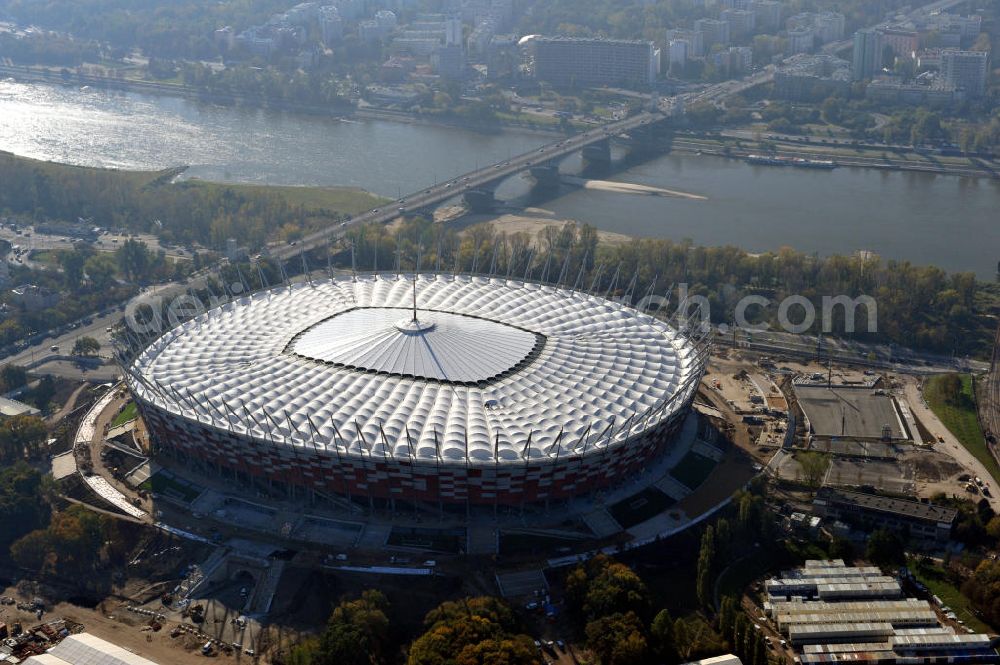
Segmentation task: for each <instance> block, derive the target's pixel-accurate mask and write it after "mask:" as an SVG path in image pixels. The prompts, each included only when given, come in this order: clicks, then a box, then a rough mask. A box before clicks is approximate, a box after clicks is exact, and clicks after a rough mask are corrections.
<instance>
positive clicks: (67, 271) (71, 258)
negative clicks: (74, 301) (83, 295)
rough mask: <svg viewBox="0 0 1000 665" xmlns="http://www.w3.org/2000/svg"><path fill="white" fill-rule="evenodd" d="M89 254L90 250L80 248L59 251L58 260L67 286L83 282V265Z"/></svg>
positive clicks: (71, 286) (70, 286)
mask: <svg viewBox="0 0 1000 665" xmlns="http://www.w3.org/2000/svg"><path fill="white" fill-rule="evenodd" d="M90 254H91V252H85V251H81V250H80V249H73V250H70V251H62V252H59V254H58V261H59V265H60V266H61V267H62V269H63V275H64V277H65V280H66V286H67V287H69V288H73V287H75V286H77V285H79V284H81V283H82V282H83V270H84V265H85V264H86V263H87V258H88V257H89V256H90Z"/></svg>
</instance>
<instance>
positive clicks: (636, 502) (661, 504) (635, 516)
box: [608, 487, 676, 529]
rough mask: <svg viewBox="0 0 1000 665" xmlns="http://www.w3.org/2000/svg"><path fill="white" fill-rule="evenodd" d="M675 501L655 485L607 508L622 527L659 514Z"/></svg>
mask: <svg viewBox="0 0 1000 665" xmlns="http://www.w3.org/2000/svg"><path fill="white" fill-rule="evenodd" d="M675 503H676V501H674V499H673V498H672V497H670V496H669V495H667V494H665V493H664V492H661V491H660V490H658V489H656V488H655V487H647V488H646V489H644V490H642V491H641V492H639V493H638V494H633V495H632V496H630V497H628V498H627V499H622V500H621V501H619V502H618V503H616V504H614V505H612V506H611V507H610V508H609V509H608V510H609V511H610V512H611V515H612V517H614V518H615V521H616V522H618V523H619V524H621V525H622V526H623V527H624V528H626V529H627V528H629V527H633V526H635V525H636V524H641V523H643V522H645V521H646V520H648V519H650V518H651V517H654V516H656V515H659V514H660V513H662V512H663V511H664V510H666V509H667V508H669V507H670V506H672V505H674V504H675Z"/></svg>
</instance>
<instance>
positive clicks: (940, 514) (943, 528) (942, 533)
mask: <svg viewBox="0 0 1000 665" xmlns="http://www.w3.org/2000/svg"><path fill="white" fill-rule="evenodd" d="M813 511H814V512H815V513H816V514H817V515H819V516H820V517H823V518H826V519H832V520H841V521H843V522H847V523H848V524H854V525H855V526H858V527H861V528H864V529H867V530H871V529H875V528H883V527H884V528H888V529H893V530H896V531H904V530H905V531H907V532H909V534H910V537H911V538H915V539H919V540H926V541H933V542H936V543H944V542H947V541H948V539H949V538H951V528H952V526H953V525H954V524H955V518H956V516H957V515H958V511H957V510H955V509H954V508H949V507H947V506H938V505H935V504H933V503H922V502H920V501H910V500H908V499H896V498H892V497H884V496H877V495H874V494H864V493H862V492H851V491H849V490H841V489H833V488H830V487H823V488H821V489H820V490H819V492H817V493H816V498H815V499H814V500H813Z"/></svg>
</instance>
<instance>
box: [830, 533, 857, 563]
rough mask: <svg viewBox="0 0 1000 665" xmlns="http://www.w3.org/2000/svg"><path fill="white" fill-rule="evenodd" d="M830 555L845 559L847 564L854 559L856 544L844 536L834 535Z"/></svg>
mask: <svg viewBox="0 0 1000 665" xmlns="http://www.w3.org/2000/svg"><path fill="white" fill-rule="evenodd" d="M830 556H831V557H832V558H834V559H843V560H844V562H845V563H846V564H847V565H851V562H852V561H854V556H855V554H854V545H853V544H851V541H849V540H848V539H847V538H844V537H843V536H834V537H833V541H832V542H831V543H830Z"/></svg>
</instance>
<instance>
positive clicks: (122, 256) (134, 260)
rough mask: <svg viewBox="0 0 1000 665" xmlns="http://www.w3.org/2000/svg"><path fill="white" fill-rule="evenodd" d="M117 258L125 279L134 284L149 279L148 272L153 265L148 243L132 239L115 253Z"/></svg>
mask: <svg viewBox="0 0 1000 665" xmlns="http://www.w3.org/2000/svg"><path fill="white" fill-rule="evenodd" d="M115 258H116V259H117V260H118V266H119V267H120V268H121V270H122V272H123V273H124V274H125V277H127V278H128V279H129V281H132V282H138V281H140V280H142V279H144V278H145V277H147V272H148V270H149V268H150V266H151V265H152V263H153V257H152V253H151V252H150V251H149V247H147V246H146V243H144V242H142V241H141V240H134V239H132V238H129V239H128V240H126V241H125V242H124V244H122V246H121V247H120V248H119V249H118V251H117V252H115Z"/></svg>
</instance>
